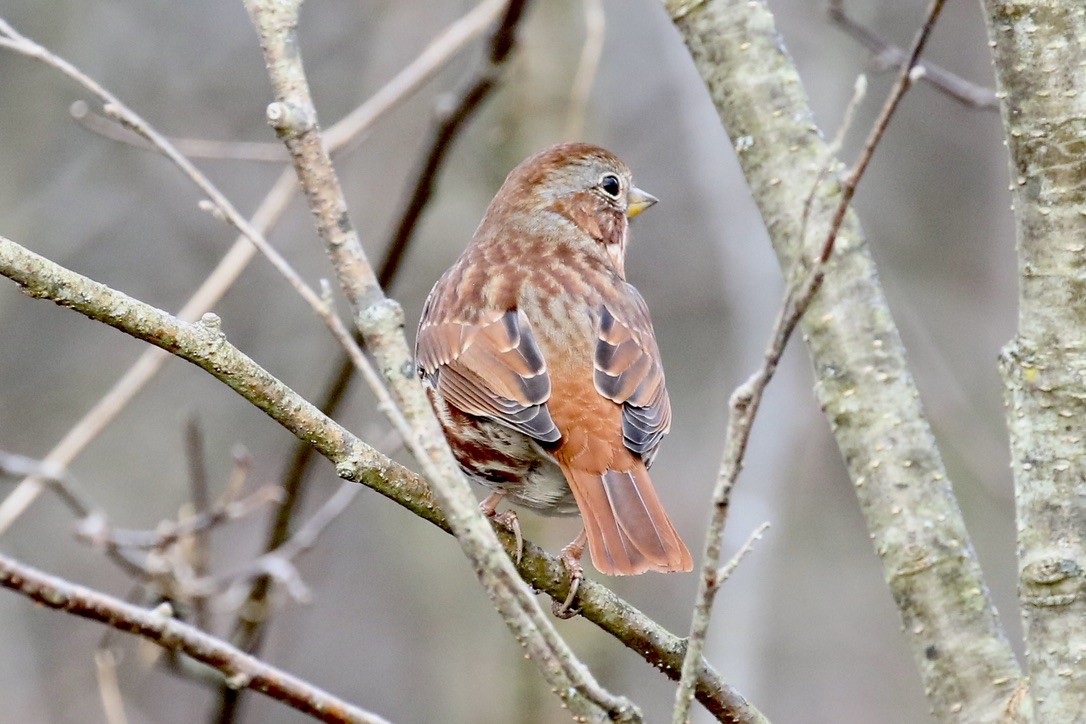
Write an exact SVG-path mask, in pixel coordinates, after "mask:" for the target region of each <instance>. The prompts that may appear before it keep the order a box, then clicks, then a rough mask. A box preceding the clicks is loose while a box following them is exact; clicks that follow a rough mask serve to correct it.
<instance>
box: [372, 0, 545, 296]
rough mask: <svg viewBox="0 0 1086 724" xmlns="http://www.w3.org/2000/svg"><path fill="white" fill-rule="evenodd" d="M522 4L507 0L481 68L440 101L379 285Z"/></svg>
mask: <svg viewBox="0 0 1086 724" xmlns="http://www.w3.org/2000/svg"><path fill="white" fill-rule="evenodd" d="M524 4H525V3H524V2H523V0H510V2H508V3H507V10H506V12H505V15H504V17H503V19H502V22H501V23H499V25H498V26H497V28H495V30H494V32H493V34H492V35H491V36H490V43H489V45H490V47H489V49H488V51H487V57H486V59H485V60H484V62H483V67H482V68H480V69H479V70H477V71H476V73H475V76H474V77H473V78H472V79H471V80H470V81H469V82H468V83H467V84H466V85H465V86H464V88H463V90H461V91H460V93H459V94H458V95H457V96H455V97H452V98H445V99H444V100H442V102H441V103H440V106H439V112H438V113H439V118H438V124H437V126H436V127H435V128H434V130H433V133H432V135H431V137H430V141H429V143H428V144H427V151H426V158H425V159H424V160H423V162H422V165H421V166H420V168H419V170H418V172H416V173H415V186H414V188H413V189H412V191H411V196H410V197H409V198H408V200H407V203H406V204H405V205H404V207H403V209H402V210H401V211H400V214H399V223H398V224H397V225H396V231H395V232H393V234H392V240H391V241H390V242H389V243H388V244H387V245H386V246H385V251H384V257H383V258H382V260H381V269H382V270H383V271H384V274H381V275H378V282H379V283H380V284H381V286H382V287H384V286H387V284H388V282H389V281H390V280H391V277H392V275H394V274H395V273H396V270H397V269H399V267H400V262H401V261H402V260H403V257H404V254H405V253H406V252H407V247H408V245H410V243H411V238H412V237H413V236H414V233H415V228H416V227H417V226H418V223H419V220H420V219H422V213H423V211H425V210H426V206H427V205H428V204H429V203H430V197H431V196H433V193H434V186H435V184H436V183H437V177H438V175H439V174H440V172H441V167H442V166H443V165H444V163H445V159H446V158H447V157H448V155H449V151H451V150H452V146H453V142H454V141H455V140H456V137H457V136H458V135H459V133H460V130H461V128H463V126H464V124H465V123H467V122H468V120H470V119H471V117H472V116H473V115H474V114H475V111H476V110H478V109H479V107H480V106H482V104H483V101H485V100H486V99H487V97H488V96H489V95H490V93H491V91H493V90H494V88H495V87H496V86H497V85H498V81H499V80H500V79H501V71H502V67H503V66H504V65H505V62H506V61H507V60H508V59H509V54H510V53H511V52H512V50H513V44H514V41H515V38H516V28H517V24H518V23H519V22H520V17H521V15H522V11H523V6H524Z"/></svg>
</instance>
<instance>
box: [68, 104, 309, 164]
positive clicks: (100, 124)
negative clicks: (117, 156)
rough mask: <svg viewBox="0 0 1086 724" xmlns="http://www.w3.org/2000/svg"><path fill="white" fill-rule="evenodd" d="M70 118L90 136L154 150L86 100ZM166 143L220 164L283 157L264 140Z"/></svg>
mask: <svg viewBox="0 0 1086 724" xmlns="http://www.w3.org/2000/svg"><path fill="white" fill-rule="evenodd" d="M68 112H69V113H70V114H71V116H72V118H74V119H75V120H76V121H78V122H79V125H81V126H83V128H86V129H87V130H88V131H90V132H91V133H97V134H98V135H99V136H102V137H103V138H108V139H109V140H111V141H117V142H118V143H124V144H127V145H129V146H135V147H136V148H142V149H144V150H148V151H157V150H158V149H156V148H155V147H154V146H153V145H151V143H149V142H148V141H147V140H146V139H145V138H143V136H140V135H139V134H137V133H135V132H134V131H131V130H129V129H127V128H125V127H124V126H123V125H119V124H117V123H116V122H115V121H113V120H112V119H110V118H107V117H106V116H103V115H100V114H98V113H95V112H94V111H92V110H91V109H90V106H88V105H87V103H86V101H76V102H75V103H73V104H72V105H71V107H70V108H69V109H68ZM170 143H172V144H173V145H174V147H175V148H176V149H177V150H178V151H180V152H181V153H183V154H185V155H186V156H188V157H189V158H206V159H214V160H220V161H259V162H261V163H284V162H286V161H287V154H286V152H285V151H284V150H283V147H282V146H281V145H279V144H277V143H270V142H267V141H261V142H253V141H212V140H209V139H206V138H171V139H170Z"/></svg>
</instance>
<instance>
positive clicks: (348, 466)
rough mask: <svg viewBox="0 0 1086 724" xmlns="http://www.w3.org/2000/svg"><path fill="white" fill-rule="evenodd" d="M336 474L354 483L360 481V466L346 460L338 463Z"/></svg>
mask: <svg viewBox="0 0 1086 724" xmlns="http://www.w3.org/2000/svg"><path fill="white" fill-rule="evenodd" d="M336 475H338V476H339V477H341V478H343V479H344V480H349V481H351V482H352V483H357V482H358V468H357V467H356V466H355V465H353V464H352V463H350V462H347V461H346V460H344V461H343V462H339V463H336Z"/></svg>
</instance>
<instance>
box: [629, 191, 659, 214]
mask: <svg viewBox="0 0 1086 724" xmlns="http://www.w3.org/2000/svg"><path fill="white" fill-rule="evenodd" d="M659 200H660V199H658V198H656V197H655V196H653V195H652V194H650V193H648V192H647V191H642V190H641V189H639V188H637V187H636V186H634V187H633V188H631V189H630V193H628V194H626V218H628V219H632V218H633V217H635V216H637V215H638V214H640V213H641V212H642V211H644V210H645V209H647V208H649V207H650V206H652V205H653V204H655V203H656V202H657V201H659Z"/></svg>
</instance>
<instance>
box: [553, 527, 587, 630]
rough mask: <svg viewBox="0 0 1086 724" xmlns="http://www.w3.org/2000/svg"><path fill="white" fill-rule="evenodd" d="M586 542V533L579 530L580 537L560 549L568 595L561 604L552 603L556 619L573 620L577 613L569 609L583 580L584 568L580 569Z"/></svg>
mask: <svg viewBox="0 0 1086 724" xmlns="http://www.w3.org/2000/svg"><path fill="white" fill-rule="evenodd" d="M587 540H588V533H587V532H586V531H585V530H581V533H580V535H578V536H577V537H576V538H574V539H573V540H572V541H571V542H570V544H569V545H567V546H566V547H565V548H563V549H562V552H561V554H560V555H559V558H560V559H561V561H562V565H563V566H565V568H566V571H567V572H568V573H569V594H568V595H567V596H566V600H565V601H563V602H562V603H561V604H559V603H558V601H554V602H553V603H552V604H551V611H552V612H553V613H554V615H555V616H557V617H558V618H573V617H574V616H576V615H577V612H576V611H574V610H573V609H572V608H570V607H571V606H572V605H573V599H574V598H576V597H577V590H578V589H579V588H580V587H581V579H582V578H584V568H582V567H581V556H582V555H583V554H584V544H585V542H586V541H587Z"/></svg>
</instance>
